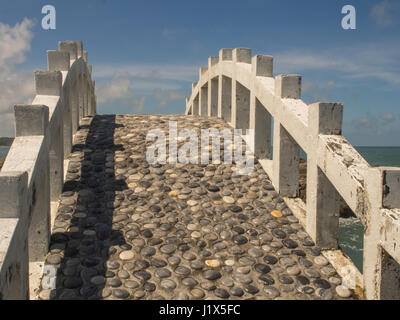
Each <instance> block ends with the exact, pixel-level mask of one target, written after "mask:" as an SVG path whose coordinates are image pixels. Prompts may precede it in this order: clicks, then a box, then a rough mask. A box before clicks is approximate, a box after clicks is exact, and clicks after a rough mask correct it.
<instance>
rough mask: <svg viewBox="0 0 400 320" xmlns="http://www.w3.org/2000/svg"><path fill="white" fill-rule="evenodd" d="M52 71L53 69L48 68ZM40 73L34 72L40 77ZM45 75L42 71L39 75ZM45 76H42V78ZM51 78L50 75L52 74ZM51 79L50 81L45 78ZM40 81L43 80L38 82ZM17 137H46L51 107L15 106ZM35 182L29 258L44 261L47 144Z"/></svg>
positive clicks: (47, 211)
mask: <svg viewBox="0 0 400 320" xmlns="http://www.w3.org/2000/svg"><path fill="white" fill-rule="evenodd" d="M48 72H50V71H48ZM37 75H38V73H35V76H37ZM40 75H41V76H43V74H42V72H41V74H40ZM40 78H42V77H40ZM49 78H51V77H49ZM43 82H48V81H43ZM36 83H37V84H38V83H41V81H36ZM14 109H15V129H16V130H15V136H16V137H20V136H44V139H46V132H47V130H48V125H49V108H48V107H47V106H44V105H16V106H15V107H14ZM42 150H43V154H42V155H41V161H40V164H39V163H38V165H37V167H36V169H35V183H34V184H33V185H32V191H31V192H32V199H31V209H30V215H31V223H30V227H29V260H30V261H31V262H39V261H43V260H44V257H45V255H46V254H47V250H48V245H49V240H50V174H49V171H50V168H49V149H48V146H47V144H46V143H45V145H44V147H43V149H42Z"/></svg>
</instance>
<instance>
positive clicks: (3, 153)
mask: <svg viewBox="0 0 400 320" xmlns="http://www.w3.org/2000/svg"><path fill="white" fill-rule="evenodd" d="M8 149H10V147H2V146H0V158H3V157H5V156H6V155H7V153H8Z"/></svg>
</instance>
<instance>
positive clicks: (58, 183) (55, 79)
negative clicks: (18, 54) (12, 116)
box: [16, 71, 68, 201]
mask: <svg viewBox="0 0 400 320" xmlns="http://www.w3.org/2000/svg"><path fill="white" fill-rule="evenodd" d="M35 83H36V92H37V94H46V95H54V96H60V99H61V106H62V107H63V108H62V109H64V105H63V104H64V101H63V100H64V99H63V96H62V73H61V72H60V71H35ZM16 110H17V109H16ZM23 111H24V112H27V110H26V109H24V110H23ZM16 112H17V111H16ZM54 112H56V111H54ZM63 113H64V110H60V111H59V118H58V119H59V123H58V124H56V125H55V126H54V128H55V130H56V131H55V132H52V133H51V136H49V137H48V139H49V141H51V144H50V150H49V161H50V162H49V165H50V194H51V200H52V201H56V200H57V199H58V196H59V195H60V193H61V191H62V186H63V173H64V139H63V136H64V128H63V127H64V124H63V123H64V114H63ZM16 119H17V118H16ZM47 121H48V120H47ZM67 122H68V121H67ZM67 139H68V138H67Z"/></svg>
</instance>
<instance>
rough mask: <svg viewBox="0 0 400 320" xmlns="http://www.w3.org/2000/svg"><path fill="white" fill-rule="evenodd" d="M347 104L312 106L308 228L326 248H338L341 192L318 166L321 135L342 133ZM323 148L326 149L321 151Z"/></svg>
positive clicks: (308, 160)
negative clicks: (344, 111)
mask: <svg viewBox="0 0 400 320" xmlns="http://www.w3.org/2000/svg"><path fill="white" fill-rule="evenodd" d="M342 116H343V105H342V104H339V103H324V102H318V103H314V104H311V105H310V106H309V107H308V127H309V132H310V137H309V138H310V141H309V144H310V145H313V146H314V147H313V148H310V150H309V153H308V154H307V201H306V202H307V217H306V225H307V231H308V233H309V234H310V236H311V238H312V239H313V240H314V242H315V243H316V244H317V245H318V246H319V247H320V248H323V249H337V247H338V231H339V210H340V195H339V193H338V192H337V190H336V189H335V187H334V186H333V185H332V183H331V182H330V181H329V179H328V178H327V177H326V176H325V174H324V173H323V172H322V170H321V169H320V168H319V167H318V165H317V159H318V156H319V155H318V152H319V150H320V148H318V139H319V138H318V137H319V135H320V134H329V135H340V134H341V132H342ZM321 151H322V150H321Z"/></svg>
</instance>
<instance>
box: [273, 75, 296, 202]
mask: <svg viewBox="0 0 400 320" xmlns="http://www.w3.org/2000/svg"><path fill="white" fill-rule="evenodd" d="M300 93H301V77H300V76H299V75H278V76H276V78H275V96H276V98H278V99H279V98H291V99H300ZM273 139H274V143H273V173H274V174H273V177H272V179H273V184H274V186H275V188H276V189H277V191H278V192H279V193H280V194H281V196H286V197H296V196H297V195H298V189H299V145H298V144H297V143H296V141H295V140H294V139H293V138H292V137H291V136H290V134H289V133H288V132H287V131H286V129H285V128H284V127H283V126H282V125H281V123H280V120H279V115H277V116H275V118H274V138H273Z"/></svg>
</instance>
